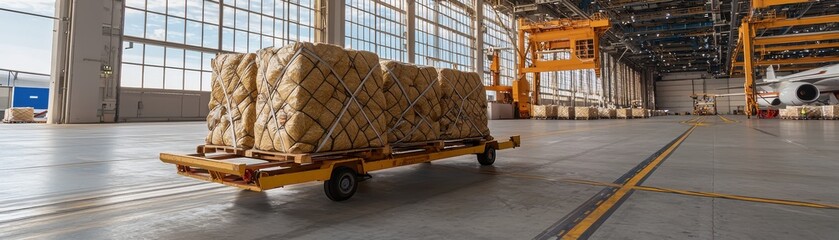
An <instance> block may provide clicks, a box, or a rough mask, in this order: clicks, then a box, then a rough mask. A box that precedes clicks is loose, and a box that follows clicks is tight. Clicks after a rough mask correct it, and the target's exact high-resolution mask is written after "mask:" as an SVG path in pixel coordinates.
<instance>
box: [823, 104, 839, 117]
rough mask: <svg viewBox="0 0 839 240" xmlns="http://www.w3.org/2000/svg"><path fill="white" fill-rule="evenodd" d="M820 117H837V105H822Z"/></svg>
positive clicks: (838, 106) (838, 114) (838, 110)
mask: <svg viewBox="0 0 839 240" xmlns="http://www.w3.org/2000/svg"><path fill="white" fill-rule="evenodd" d="M822 118H824V119H827V120H833V119H836V118H839V105H827V106H822Z"/></svg>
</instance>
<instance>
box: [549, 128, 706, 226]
mask: <svg viewBox="0 0 839 240" xmlns="http://www.w3.org/2000/svg"><path fill="white" fill-rule="evenodd" d="M698 121H699V122H697V123H701V121H702V118H700V120H698ZM696 127H697V125H696V124H694V125H693V126H692V127H691V128H690V129H688V131H687V132H686V133H685V134H684V135H682V136H681V137H680V138H679V139H677V140H676V141H675V142H673V144H672V145H670V147H669V148H667V149H666V150H664V152H662V153H661V154H659V155H658V157H656V158H655V159H654V160H653V161H652V162H650V163H649V164H648V165H647V166H646V167H644V168H643V169H641V171H639V172H638V173H637V174H635V176H632V178H630V179H629V181H627V182H626V183H624V184H623V185H621V187H620V188H619V189H618V190H617V191H615V193H614V194H612V195H611V196H609V198H607V199H606V201H605V202H603V203H602V204H600V205H599V206H597V208H595V209H594V211H593V212H592V213H591V214H588V215H586V217H585V218H584V219H583V220H581V221H579V222H578V223H577V224H576V225H575V226H574V227H573V228H571V230H569V231H568V233H566V234H565V235H563V236H562V239H578V238H579V237H580V236H582V235H583V234H584V233H585V232H586V231H588V229H589V228H591V227H592V226H593V225H594V224H595V223H596V222H597V221H598V220H600V219H601V218H603V216H604V215H606V213H607V212H608V211H609V209H611V208H612V207H613V206H615V204H617V203H618V202H619V201H620V200H621V199H622V198H623V197H624V196H626V195H627V194H628V193H630V191H631V190H632V189H633V188H634V187H635V186H638V184H639V183H640V182H641V180H642V179H644V178H646V177H647V176H649V175H650V173H652V171H653V169H655V167H657V166H658V165H660V164H661V162H662V161H664V159H666V158H667V157H668V156H670V154H671V153H673V151H674V150H676V148H678V147H679V145H681V144H682V142H684V141H685V139H687V137H688V136H690V134H691V133H693V131H694V130H695V129H696Z"/></svg>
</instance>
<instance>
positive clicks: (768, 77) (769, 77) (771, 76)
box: [764, 65, 775, 81]
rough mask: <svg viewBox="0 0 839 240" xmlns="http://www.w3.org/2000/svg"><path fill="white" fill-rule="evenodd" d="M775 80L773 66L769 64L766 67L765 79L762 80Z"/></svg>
mask: <svg viewBox="0 0 839 240" xmlns="http://www.w3.org/2000/svg"><path fill="white" fill-rule="evenodd" d="M770 80H775V68H773V67H772V66H771V65H770V66H769V67H768V68H766V79H765V80H764V81H770Z"/></svg>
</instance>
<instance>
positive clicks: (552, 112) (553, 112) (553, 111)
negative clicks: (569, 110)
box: [545, 105, 558, 119]
mask: <svg viewBox="0 0 839 240" xmlns="http://www.w3.org/2000/svg"><path fill="white" fill-rule="evenodd" d="M557 111H558V108H557V106H556V105H548V107H547V109H545V114H546V115H547V117H548V119H556V117H557Z"/></svg>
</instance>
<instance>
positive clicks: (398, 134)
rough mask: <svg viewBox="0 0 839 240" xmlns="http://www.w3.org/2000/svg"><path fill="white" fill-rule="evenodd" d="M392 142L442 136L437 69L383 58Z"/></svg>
mask: <svg viewBox="0 0 839 240" xmlns="http://www.w3.org/2000/svg"><path fill="white" fill-rule="evenodd" d="M380 63H381V67H382V74H383V76H382V79H383V80H384V85H383V91H384V96H385V109H384V113H385V119H386V126H387V131H386V133H387V141H388V142H389V143H409V142H421V141H431V140H436V139H437V137H438V136H440V117H441V116H442V112H443V108H442V106H441V103H440V99H441V98H442V90H441V88H440V84H439V83H437V81H438V80H437V69H435V68H433V67H423V66H417V65H413V64H408V63H401V62H397V61H390V60H386V61H381V62H380Z"/></svg>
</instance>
